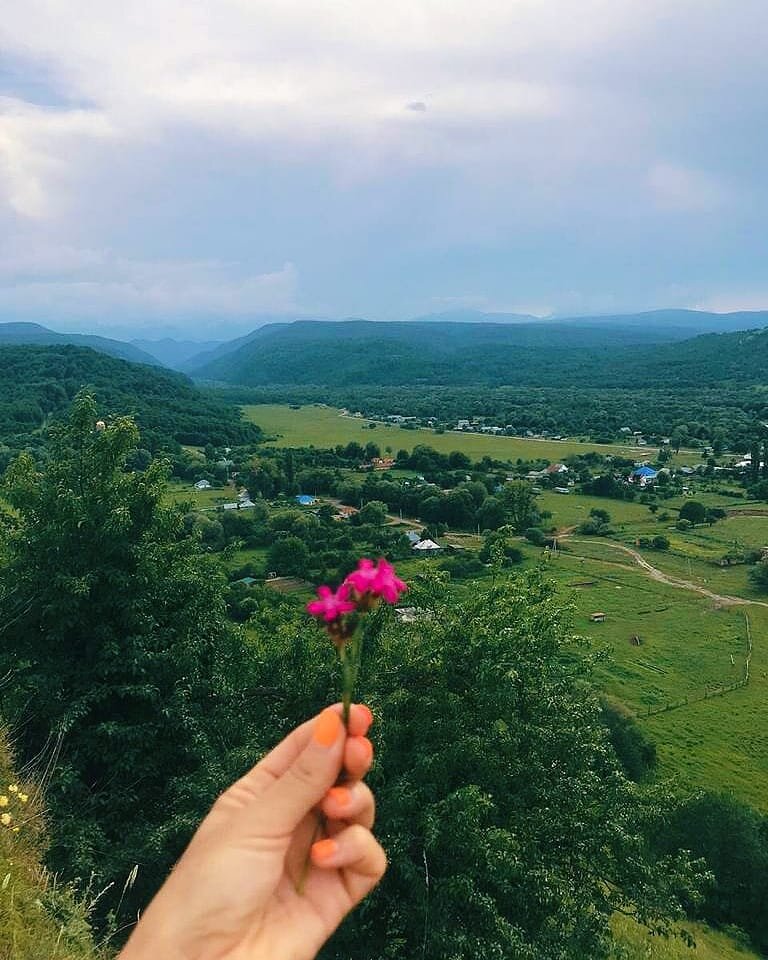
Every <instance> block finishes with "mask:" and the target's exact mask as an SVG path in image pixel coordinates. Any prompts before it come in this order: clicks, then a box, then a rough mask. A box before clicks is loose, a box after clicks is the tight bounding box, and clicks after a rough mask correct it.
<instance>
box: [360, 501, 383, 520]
mask: <svg viewBox="0 0 768 960" xmlns="http://www.w3.org/2000/svg"><path fill="white" fill-rule="evenodd" d="M388 513H389V508H388V507H387V505H386V503H382V502H381V500H369V501H368V503H366V504H365V506H363V507H362V508H361V510H360V512H359V513H358V515H357V521H358V523H370V524H372V525H373V526H375V527H380V526H382V524H384V523H386V522H387V514H388Z"/></svg>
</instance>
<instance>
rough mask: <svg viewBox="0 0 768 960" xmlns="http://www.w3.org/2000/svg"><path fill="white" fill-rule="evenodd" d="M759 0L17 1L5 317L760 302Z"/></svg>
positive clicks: (766, 78) (8, 100)
mask: <svg viewBox="0 0 768 960" xmlns="http://www.w3.org/2000/svg"><path fill="white" fill-rule="evenodd" d="M767 91H768V4H766V2H765V0H578V2H576V0H386V2H382V0H197V2H195V3H190V2H189V0H129V2H126V0H119V2H118V0H99V2H97V3H94V2H93V0H24V2H23V3H21V2H19V3H9V4H6V5H5V9H4V12H3V17H2V19H0V319H29V320H37V321H41V322H46V323H48V324H49V325H50V326H53V327H55V328H57V329H96V328H100V329H102V330H104V331H105V332H113V333H119V334H121V335H126V334H127V333H128V332H134V333H135V334H136V335H137V336H144V335H147V334H148V333H149V334H156V333H165V332H168V331H177V332H184V333H186V334H187V335H190V336H194V337H196V338H199V337H212V336H213V337H215V336H228V335H232V334H237V333H241V332H244V331H245V330H247V329H249V327H250V323H251V320H252V318H253V317H255V316H257V315H260V314H281V313H289V314H301V315H310V316H332V317H343V316H366V317H371V318H376V319H390V318H403V317H409V316H414V315H419V314H424V313H433V312H442V311H448V310H460V309H479V310H491V311H499V310H501V311H514V312H525V313H535V314H537V315H547V314H551V313H558V314H578V313H587V312H603V313H604V312H614V311H620V310H637V309H648V308H654V307H662V306H689V307H706V308H711V309H715V310H723V311H725V310H730V309H757V308H761V307H764V308H768V274H766V270H765V262H766V253H767V251H766V241H767V240H768V164H767V160H768V116H767V114H768V96H767V95H766V93H767Z"/></svg>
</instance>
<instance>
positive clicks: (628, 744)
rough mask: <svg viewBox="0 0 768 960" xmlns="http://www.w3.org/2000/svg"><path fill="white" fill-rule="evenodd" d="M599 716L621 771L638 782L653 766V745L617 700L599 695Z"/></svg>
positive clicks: (654, 749)
mask: <svg viewBox="0 0 768 960" xmlns="http://www.w3.org/2000/svg"><path fill="white" fill-rule="evenodd" d="M601 705H602V710H603V713H602V718H603V723H605V725H606V727H607V728H608V732H609V734H610V737H611V745H612V746H613V749H614V750H615V751H616V756H617V757H618V758H619V761H620V763H621V766H622V768H623V770H624V773H625V774H626V775H627V776H628V777H629V779H630V780H634V781H635V782H636V783H642V782H643V781H644V780H647V779H648V778H649V777H650V775H651V774H652V773H653V772H654V770H655V769H656V746H655V744H654V743H653V741H652V740H650V739H649V738H648V736H647V734H646V733H645V732H644V731H643V729H642V728H641V727H640V725H639V724H638V723H637V721H636V720H635V719H634V717H633V716H632V714H631V713H630V712H629V711H628V710H627V709H626V707H624V706H622V705H621V704H620V703H619V702H618V701H615V700H611V699H610V698H608V697H603V698H602V699H601Z"/></svg>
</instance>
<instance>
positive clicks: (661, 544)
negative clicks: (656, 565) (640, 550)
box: [651, 534, 669, 550]
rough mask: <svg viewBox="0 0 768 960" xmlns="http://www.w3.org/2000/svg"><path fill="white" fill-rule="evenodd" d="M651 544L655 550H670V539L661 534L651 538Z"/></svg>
mask: <svg viewBox="0 0 768 960" xmlns="http://www.w3.org/2000/svg"><path fill="white" fill-rule="evenodd" d="M651 546H652V547H653V549H654V550H669V539H668V538H667V537H665V536H663V535H661V534H659V535H658V536H655V537H654V538H653V539H652V540H651Z"/></svg>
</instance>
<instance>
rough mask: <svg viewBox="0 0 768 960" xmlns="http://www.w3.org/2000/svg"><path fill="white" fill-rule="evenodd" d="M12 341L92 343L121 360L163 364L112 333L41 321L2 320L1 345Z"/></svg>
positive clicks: (76, 344) (43, 344)
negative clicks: (58, 327) (59, 328)
mask: <svg viewBox="0 0 768 960" xmlns="http://www.w3.org/2000/svg"><path fill="white" fill-rule="evenodd" d="M12 343H13V344H24V343H29V344H36V345H38V346H46V345H49V344H64V343H71V344H72V345H73V346H75V347H90V348H91V349H92V350H97V351H98V352H99V353H106V354H107V355H108V356H110V357H118V358H119V359H120V360H130V361H131V362H132V363H145V364H148V365H149V366H153V367H157V366H162V364H161V363H160V361H159V360H158V359H157V358H156V357H153V356H151V355H150V354H149V353H146V352H145V351H143V350H139V348H138V347H135V346H133V345H132V344H130V343H123V341H122V340H110V339H109V338H108V337H97V336H94V335H92V334H87V333H57V332H56V331H55V330H49V329H48V328H47V327H43V326H41V325H40V324H39V323H23V322H12V323H0V345H3V344H12Z"/></svg>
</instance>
